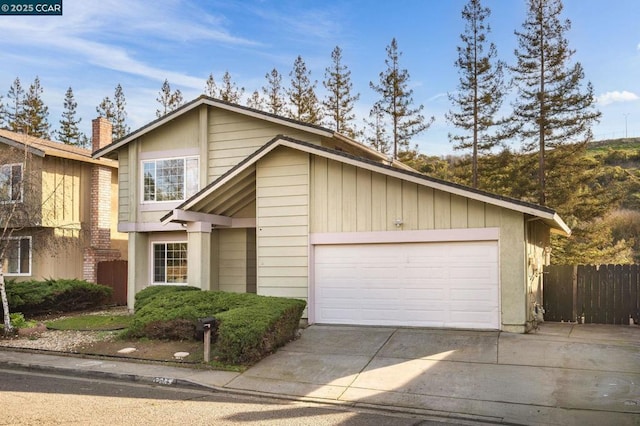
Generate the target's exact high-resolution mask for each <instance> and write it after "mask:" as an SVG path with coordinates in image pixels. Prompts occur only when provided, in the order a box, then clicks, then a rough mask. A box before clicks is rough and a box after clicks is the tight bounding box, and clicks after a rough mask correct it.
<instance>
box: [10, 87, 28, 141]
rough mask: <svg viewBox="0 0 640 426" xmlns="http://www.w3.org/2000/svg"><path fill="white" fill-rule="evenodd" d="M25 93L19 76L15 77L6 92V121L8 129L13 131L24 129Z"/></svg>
mask: <svg viewBox="0 0 640 426" xmlns="http://www.w3.org/2000/svg"><path fill="white" fill-rule="evenodd" d="M24 100H25V94H24V89H23V88H22V84H20V78H18V77H16V79H15V80H14V81H13V84H11V87H9V92H8V93H7V108H6V114H7V116H6V121H7V125H8V127H9V129H10V130H12V131H14V132H18V131H24V130H25V122H24V120H25V117H24Z"/></svg>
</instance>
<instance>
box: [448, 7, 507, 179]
mask: <svg viewBox="0 0 640 426" xmlns="http://www.w3.org/2000/svg"><path fill="white" fill-rule="evenodd" d="M490 14H491V10H490V9H489V8H488V7H482V4H481V2H480V0H469V3H467V4H466V5H465V6H464V8H463V10H462V18H463V19H464V20H465V21H466V25H465V32H464V33H463V34H461V35H460V39H461V40H462V46H458V48H457V50H458V59H457V60H456V62H455V65H456V67H457V68H458V72H459V74H460V84H459V86H458V89H459V90H458V91H457V92H456V93H453V94H449V100H450V101H451V102H452V104H453V106H454V108H455V111H453V110H452V111H450V112H449V113H448V114H446V118H447V120H448V121H449V122H450V123H451V124H453V125H454V126H456V127H457V128H459V129H461V130H462V131H463V132H464V134H457V135H454V134H451V133H450V134H449V139H450V140H451V142H453V143H454V144H455V145H454V148H455V149H471V151H472V158H471V167H472V177H471V183H472V186H473V187H474V188H477V187H478V155H480V154H483V153H488V152H490V151H491V150H492V149H493V148H495V147H496V145H498V144H499V143H500V140H501V136H502V135H500V134H497V133H496V132H491V129H492V128H495V126H496V125H499V124H502V121H501V120H497V119H496V114H497V112H498V110H499V109H500V107H501V106H502V101H503V99H504V97H505V95H506V87H505V84H504V77H503V75H504V72H503V68H504V64H503V62H502V61H499V60H496V56H497V51H496V47H495V45H494V44H493V43H489V45H488V48H487V34H488V33H489V32H490V31H491V29H490V27H489V25H488V24H485V20H486V19H487V18H488V17H489V15H490ZM485 49H487V50H486V53H485Z"/></svg>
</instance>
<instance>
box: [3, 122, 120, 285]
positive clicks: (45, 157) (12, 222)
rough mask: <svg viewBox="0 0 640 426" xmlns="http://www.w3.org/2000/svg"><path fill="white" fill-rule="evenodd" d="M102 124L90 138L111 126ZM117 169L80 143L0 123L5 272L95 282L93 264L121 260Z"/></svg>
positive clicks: (13, 276)
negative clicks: (2, 126)
mask: <svg viewBox="0 0 640 426" xmlns="http://www.w3.org/2000/svg"><path fill="white" fill-rule="evenodd" d="M102 124H103V127H102V128H101V127H100V123H98V122H95V123H94V126H93V136H94V138H96V132H98V133H99V132H100V131H101V130H102V131H103V132H109V133H110V132H111V127H110V126H111V125H110V123H108V122H106V123H102ZM99 139H100V138H99V136H98V137H97V140H99ZM96 148H97V147H96ZM117 171H118V163H117V162H115V161H113V160H109V159H94V158H92V157H91V151H90V150H88V149H82V148H78V147H75V146H70V145H65V144H62V143H59V142H54V141H50V140H44V139H40V138H35V137H31V136H28V135H26V134H22V133H15V132H11V131H9V130H4V129H0V198H1V200H0V220H2V222H3V223H2V226H3V227H4V226H5V225H8V229H7V231H5V233H4V234H2V235H4V237H5V238H6V240H5V241H6V242H7V245H6V249H7V250H6V253H5V256H4V263H3V273H4V275H5V277H7V278H10V279H12V280H15V281H25V280H43V279H49V278H56V279H57V278H77V279H85V280H88V281H91V282H96V278H97V275H96V274H97V268H98V263H99V262H101V261H104V260H113V259H126V258H127V241H126V238H127V234H124V233H119V232H117V214H116V211H117V202H118V199H117V186H118V181H117V179H118V177H117V174H118V173H117ZM11 212H13V213H11Z"/></svg>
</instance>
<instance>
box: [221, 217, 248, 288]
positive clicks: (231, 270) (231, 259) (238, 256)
mask: <svg viewBox="0 0 640 426" xmlns="http://www.w3.org/2000/svg"><path fill="white" fill-rule="evenodd" d="M218 232H219V235H218V244H219V245H220V249H219V251H218V253H219V256H220V259H219V263H218V271H213V272H214V273H216V272H217V274H218V290H220V291H228V292H232V293H245V292H246V288H247V231H246V230H245V229H242V228H237V229H220V230H219V231H218Z"/></svg>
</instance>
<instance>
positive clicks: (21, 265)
mask: <svg viewBox="0 0 640 426" xmlns="http://www.w3.org/2000/svg"><path fill="white" fill-rule="evenodd" d="M4 271H5V273H6V274H7V275H31V237H17V238H11V239H9V240H8V241H7V249H6V252H5V259H4Z"/></svg>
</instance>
